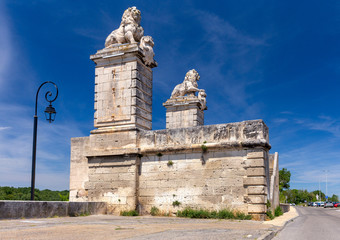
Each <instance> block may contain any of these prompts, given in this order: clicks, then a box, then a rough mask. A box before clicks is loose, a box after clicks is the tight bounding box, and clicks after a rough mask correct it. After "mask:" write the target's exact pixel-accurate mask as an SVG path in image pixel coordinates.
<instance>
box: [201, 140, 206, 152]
mask: <svg viewBox="0 0 340 240" xmlns="http://www.w3.org/2000/svg"><path fill="white" fill-rule="evenodd" d="M206 143H207V141H204V142H203V144H202V145H201V148H202V151H203V152H204V153H205V152H207V151H208V147H207V146H206V145H205V144H206Z"/></svg>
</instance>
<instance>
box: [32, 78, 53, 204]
mask: <svg viewBox="0 0 340 240" xmlns="http://www.w3.org/2000/svg"><path fill="white" fill-rule="evenodd" d="M47 83H51V84H53V85H54V87H55V88H56V89H57V92H56V95H55V97H54V98H51V99H49V97H52V95H53V94H52V92H51V91H47V92H46V93H45V99H46V101H47V102H49V103H50V104H49V106H47V107H46V109H45V116H46V120H47V121H49V122H50V123H51V122H53V121H54V119H55V115H56V113H57V112H56V111H55V108H54V107H53V106H52V102H54V101H55V100H56V99H57V97H58V87H57V85H56V84H55V83H54V82H50V81H47V82H44V83H43V84H41V85H40V87H39V88H38V91H37V94H36V96H35V112H34V126H33V150H32V175H31V200H32V201H33V200H34V184H35V165H36V164H35V163H36V152H37V127H38V115H37V106H38V95H39V91H40V88H41V87H42V86H44V85H45V84H47Z"/></svg>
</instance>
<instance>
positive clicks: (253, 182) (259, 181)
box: [243, 177, 267, 186]
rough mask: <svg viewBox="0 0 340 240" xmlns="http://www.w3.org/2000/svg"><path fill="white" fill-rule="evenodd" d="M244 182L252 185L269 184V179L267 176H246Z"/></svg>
mask: <svg viewBox="0 0 340 240" xmlns="http://www.w3.org/2000/svg"><path fill="white" fill-rule="evenodd" d="M243 184H244V185H248V186H252V185H263V186H266V185H267V181H266V178H265V177H246V178H244V179H243Z"/></svg>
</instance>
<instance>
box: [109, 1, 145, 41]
mask: <svg viewBox="0 0 340 240" xmlns="http://www.w3.org/2000/svg"><path fill="white" fill-rule="evenodd" d="M140 21H141V13H140V11H139V10H138V9H137V8H136V7H130V8H128V9H126V10H125V12H124V14H123V16H122V21H121V23H120V26H119V28H118V29H116V30H114V31H112V32H111V33H110V35H109V36H108V37H107V38H106V41H105V47H109V46H111V45H112V44H116V43H119V44H123V43H136V42H139V41H140V39H141V38H142V37H143V35H144V29H143V28H142V27H141V26H140Z"/></svg>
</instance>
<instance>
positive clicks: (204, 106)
mask: <svg viewBox="0 0 340 240" xmlns="http://www.w3.org/2000/svg"><path fill="white" fill-rule="evenodd" d="M198 99H199V100H200V103H201V110H207V109H208V108H207V94H206V93H205V90H204V89H200V90H199V91H198Z"/></svg>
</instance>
